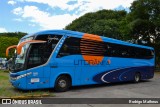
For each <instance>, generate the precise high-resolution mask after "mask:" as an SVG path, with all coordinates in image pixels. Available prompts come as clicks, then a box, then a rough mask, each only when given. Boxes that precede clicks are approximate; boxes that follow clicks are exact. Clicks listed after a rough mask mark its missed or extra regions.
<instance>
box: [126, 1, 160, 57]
mask: <svg viewBox="0 0 160 107" xmlns="http://www.w3.org/2000/svg"><path fill="white" fill-rule="evenodd" d="M130 10H131V12H130V13H129V14H128V16H127V20H128V22H130V23H129V29H130V33H131V35H133V37H132V38H133V39H134V40H135V42H137V43H138V44H144V45H148V46H153V47H155V51H156V54H157V56H158V57H159V56H160V0H136V1H134V2H133V3H132V5H131V7H130ZM158 59H159V58H158Z"/></svg>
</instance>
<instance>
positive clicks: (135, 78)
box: [134, 72, 141, 83]
mask: <svg viewBox="0 0 160 107" xmlns="http://www.w3.org/2000/svg"><path fill="white" fill-rule="evenodd" d="M140 80H141V74H140V73H139V72H136V73H135V75H134V83H138V82H139V81H140Z"/></svg>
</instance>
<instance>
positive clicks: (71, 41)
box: [57, 37, 81, 58]
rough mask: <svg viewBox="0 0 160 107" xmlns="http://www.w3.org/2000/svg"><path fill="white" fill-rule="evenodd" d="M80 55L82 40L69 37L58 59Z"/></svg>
mask: <svg viewBox="0 0 160 107" xmlns="http://www.w3.org/2000/svg"><path fill="white" fill-rule="evenodd" d="M75 54H76V55H79V54H81V53H80V38H75V37H67V38H66V40H65V42H64V43H63V45H62V47H61V49H60V51H59V53H58V55H57V58H60V57H63V56H68V55H75Z"/></svg>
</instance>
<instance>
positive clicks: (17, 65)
mask: <svg viewBox="0 0 160 107" xmlns="http://www.w3.org/2000/svg"><path fill="white" fill-rule="evenodd" d="M61 37H62V35H39V36H38V37H37V38H36V39H35V40H30V41H29V43H26V44H25V45H24V46H23V47H22V48H21V51H18V50H16V53H15V56H14V57H13V58H12V65H11V68H10V69H11V71H12V72H18V71H22V70H25V69H30V68H33V67H36V66H40V65H43V64H45V63H46V62H47V61H48V59H49V57H50V55H51V53H52V51H53V50H54V48H55V47H56V45H57V44H58V42H59V40H60V39H61ZM44 41H45V42H44ZM22 42H25V41H22ZM22 42H20V43H22ZM26 42H28V41H26ZM20 43H19V44H20ZM22 44H23V43H22ZM20 45H21V44H20Z"/></svg>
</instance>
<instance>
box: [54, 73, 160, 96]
mask: <svg viewBox="0 0 160 107" xmlns="http://www.w3.org/2000/svg"><path fill="white" fill-rule="evenodd" d="M55 95H56V97H60V98H61V97H62V98H159V97H160V74H158V73H157V74H156V75H155V76H154V78H153V79H150V80H145V81H142V82H140V83H138V84H137V83H131V82H129V83H116V84H104V85H91V86H81V87H73V88H72V89H71V90H70V91H68V92H63V93H55Z"/></svg>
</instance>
